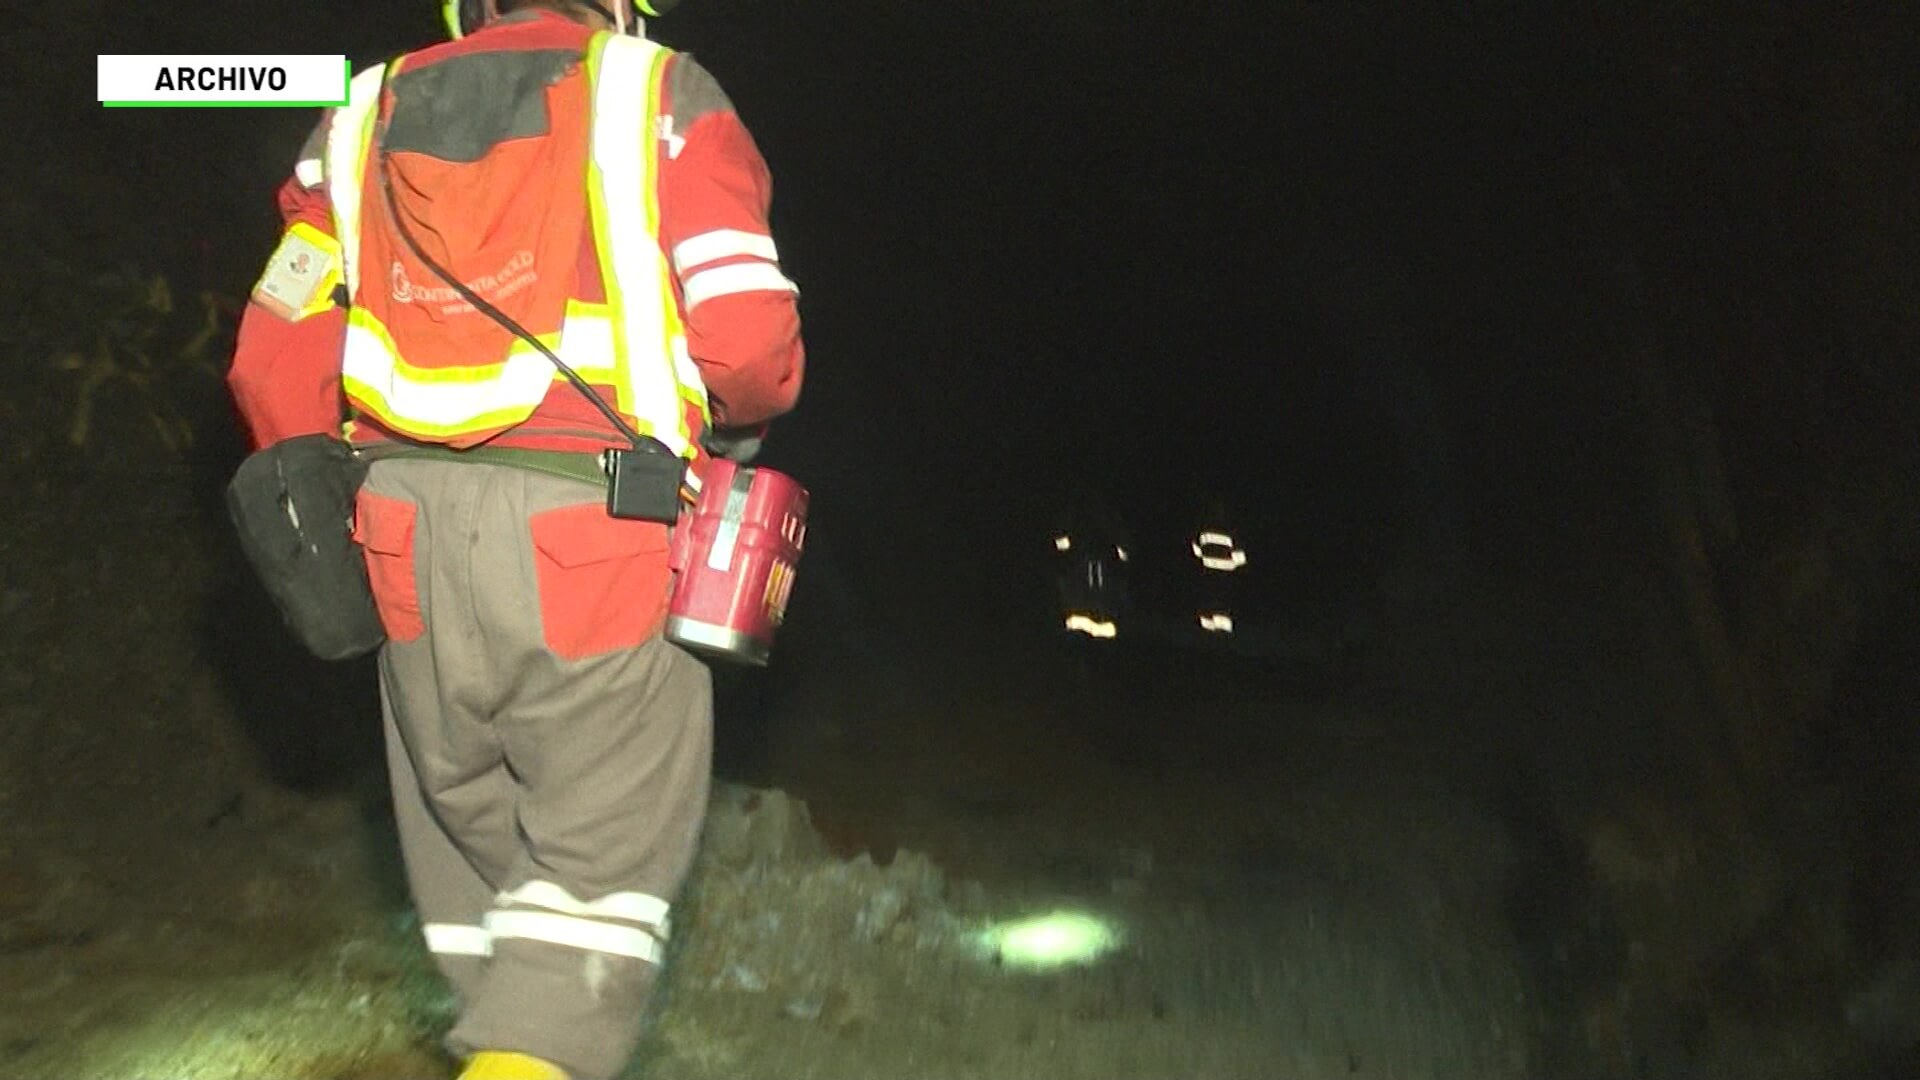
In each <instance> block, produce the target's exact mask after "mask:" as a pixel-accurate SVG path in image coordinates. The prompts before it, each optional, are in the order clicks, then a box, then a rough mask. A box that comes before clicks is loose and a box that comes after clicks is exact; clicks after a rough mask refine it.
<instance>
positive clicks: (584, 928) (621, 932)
mask: <svg viewBox="0 0 1920 1080" xmlns="http://www.w3.org/2000/svg"><path fill="white" fill-rule="evenodd" d="M487 932H488V933H489V934H492V935H493V936H494V938H495V939H499V938H521V939H523V940H527V941H545V942H549V943H551V944H554V945H565V946H568V947H569V948H574V949H586V950H589V951H592V952H603V953H611V954H613V955H615V956H631V957H633V958H634V959H636V960H646V961H649V962H658V960H659V958H660V943H659V942H658V941H656V940H655V939H654V936H653V935H652V934H649V933H647V932H646V931H645V930H639V929H636V928H634V927H631V926H617V925H614V924H613V923H604V922H596V921H594V920H593V919H583V918H578V917H576V916H573V915H559V914H555V913H553V912H547V911H495V912H490V913H489V914H488V915H487Z"/></svg>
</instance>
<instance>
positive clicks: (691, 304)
mask: <svg viewBox="0 0 1920 1080" xmlns="http://www.w3.org/2000/svg"><path fill="white" fill-rule="evenodd" d="M799 291H800V288H799V286H797V285H795V284H794V283H793V282H791V281H788V280H787V276H786V275H785V274H782V273H781V272H780V268H779V267H777V266H775V265H773V264H772V263H737V264H735V265H733V266H716V267H714V268H713V269H711V270H702V271H700V272H699V273H697V274H695V275H693V276H692V277H690V278H688V279H687V280H686V284H685V285H684V286H682V292H683V293H684V294H685V295H686V298H687V310H688V311H692V310H693V309H694V308H697V307H699V306H700V305H701V304H702V303H704V302H706V301H708V300H711V299H713V298H714V297H716V296H731V295H732V294H734V293H743V292H788V293H791V292H799Z"/></svg>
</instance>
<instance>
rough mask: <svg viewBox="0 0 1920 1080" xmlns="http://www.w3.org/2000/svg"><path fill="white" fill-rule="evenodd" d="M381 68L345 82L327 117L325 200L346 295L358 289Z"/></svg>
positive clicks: (383, 67)
mask: <svg viewBox="0 0 1920 1080" xmlns="http://www.w3.org/2000/svg"><path fill="white" fill-rule="evenodd" d="M385 70H386V65H385V64H375V65H374V66H372V67H370V68H368V69H367V70H365V71H363V72H361V73H360V74H358V75H355V76H354V77H353V82H352V83H350V84H349V87H350V93H349V96H348V102H349V103H348V104H347V105H344V106H342V107H341V108H338V109H335V110H334V111H333V113H332V115H330V116H329V117H328V119H327V159H326V181H327V202H328V203H329V205H331V206H332V208H333V222H334V233H335V239H338V240H339V241H340V252H341V255H340V259H341V263H342V268H343V270H344V275H343V276H344V277H345V279H346V283H347V295H348V296H353V295H355V294H357V293H358V292H359V290H360V181H361V178H362V165H363V163H364V160H365V157H366V152H367V140H368V138H369V136H370V135H371V134H372V127H371V123H370V122H371V121H372V119H373V109H374V106H375V105H376V104H378V101H379V97H380V82H381V73H382V72H383V71H385Z"/></svg>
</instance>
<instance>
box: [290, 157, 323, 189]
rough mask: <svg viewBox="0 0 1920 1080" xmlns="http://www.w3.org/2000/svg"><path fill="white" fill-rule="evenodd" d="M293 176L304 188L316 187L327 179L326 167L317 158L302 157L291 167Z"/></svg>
mask: <svg viewBox="0 0 1920 1080" xmlns="http://www.w3.org/2000/svg"><path fill="white" fill-rule="evenodd" d="M293 178H294V179H295V180H298V181H300V186H301V187H304V188H317V187H319V186H320V185H321V184H323V183H325V182H326V180H327V167H326V165H325V164H323V163H322V162H321V161H320V159H319V158H302V159H301V160H300V161H299V162H298V163H297V164H295V165H294V167H293Z"/></svg>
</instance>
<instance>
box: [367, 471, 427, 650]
mask: <svg viewBox="0 0 1920 1080" xmlns="http://www.w3.org/2000/svg"><path fill="white" fill-rule="evenodd" d="M418 512H419V508H418V507H416V506H414V505H413V504H412V503H410V502H408V501H406V500H405V499H396V498H393V497H392V496H390V495H379V494H375V493H374V492H371V491H367V490H365V489H364V488H363V489H361V491H360V493H359V494H358V495H357V496H355V498H354V513H353V539H354V542H356V543H358V544H359V545H360V546H361V547H362V548H363V549H365V551H366V556H367V584H369V585H371V586H372V587H373V605H374V607H375V608H376V609H378V610H379V612H380V623H381V625H383V626H385V627H386V629H387V637H388V638H390V639H392V640H394V641H412V640H414V639H415V638H418V637H419V636H420V635H421V634H424V633H426V632H427V621H426V618H425V617H424V616H422V615H421V613H420V589H419V584H418V582H417V580H416V579H415V576H414V558H413V522H414V516H415V515H416V514H417V513H418Z"/></svg>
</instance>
